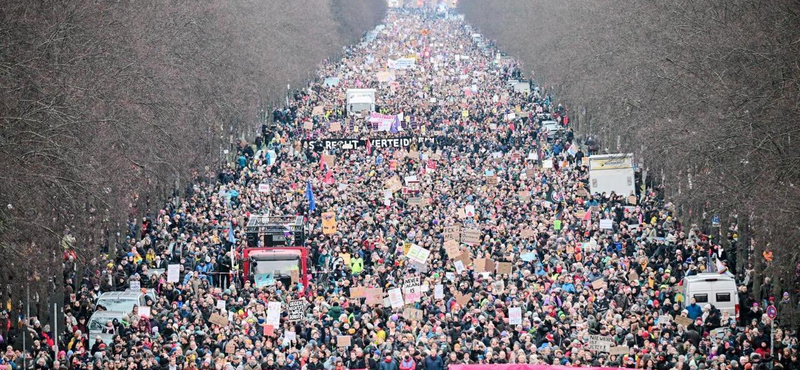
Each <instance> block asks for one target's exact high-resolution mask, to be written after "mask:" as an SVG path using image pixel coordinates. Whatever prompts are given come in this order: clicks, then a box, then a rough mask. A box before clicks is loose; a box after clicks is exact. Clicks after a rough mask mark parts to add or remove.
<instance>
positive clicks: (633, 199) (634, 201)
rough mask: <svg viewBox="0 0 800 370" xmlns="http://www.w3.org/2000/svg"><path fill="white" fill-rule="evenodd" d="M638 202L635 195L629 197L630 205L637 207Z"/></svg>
mask: <svg viewBox="0 0 800 370" xmlns="http://www.w3.org/2000/svg"><path fill="white" fill-rule="evenodd" d="M636 200H637V199H636V196H635V195H631V196H629V197H628V204H633V205H636Z"/></svg>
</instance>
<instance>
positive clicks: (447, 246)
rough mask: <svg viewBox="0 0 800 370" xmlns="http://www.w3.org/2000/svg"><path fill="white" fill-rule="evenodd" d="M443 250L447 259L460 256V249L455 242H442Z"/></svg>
mask: <svg viewBox="0 0 800 370" xmlns="http://www.w3.org/2000/svg"><path fill="white" fill-rule="evenodd" d="M444 250H445V252H447V257H448V258H456V257H457V256H458V255H459V254H461V249H460V248H459V247H458V242H456V241H455V240H448V241H446V242H444Z"/></svg>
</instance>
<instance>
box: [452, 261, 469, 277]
mask: <svg viewBox="0 0 800 370" xmlns="http://www.w3.org/2000/svg"><path fill="white" fill-rule="evenodd" d="M453 266H455V268H456V272H457V273H459V274H460V273H461V272H463V271H464V270H465V269H466V266H465V265H464V262H463V261H459V260H455V261H453Z"/></svg>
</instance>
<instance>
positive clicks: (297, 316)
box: [287, 299, 306, 321]
mask: <svg viewBox="0 0 800 370" xmlns="http://www.w3.org/2000/svg"><path fill="white" fill-rule="evenodd" d="M305 311H306V301H304V300H302V299H295V300H291V301H289V317H288V318H287V320H289V321H299V320H302V319H303V316H305Z"/></svg>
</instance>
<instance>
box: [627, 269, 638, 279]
mask: <svg viewBox="0 0 800 370" xmlns="http://www.w3.org/2000/svg"><path fill="white" fill-rule="evenodd" d="M628 281H639V274H637V273H636V271H634V270H631V271H630V272H629V273H628Z"/></svg>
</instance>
